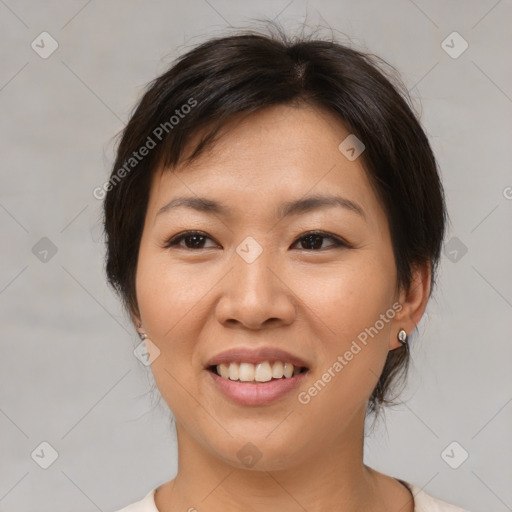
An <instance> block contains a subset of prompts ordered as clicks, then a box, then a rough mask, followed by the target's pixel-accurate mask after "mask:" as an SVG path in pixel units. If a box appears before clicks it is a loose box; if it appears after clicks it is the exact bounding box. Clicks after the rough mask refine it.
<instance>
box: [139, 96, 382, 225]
mask: <svg viewBox="0 0 512 512" xmlns="http://www.w3.org/2000/svg"><path fill="white" fill-rule="evenodd" d="M201 135H202V134H200V133H198V134H196V136H195V137H194V138H193V139H192V140H191V142H190V146H192V147H195V146H194V145H195V144H196V143H197V142H198V140H199V138H200V137H201ZM348 135H350V132H349V131H348V130H347V128H346V127H345V126H344V125H343V124H342V122H341V121H340V120H339V119H338V118H337V117H336V116H334V115H333V114H332V113H330V112H328V111H326V110H324V109H319V108H316V107H311V106H309V105H301V106H288V105H279V106H275V107H270V108H267V109H264V110H261V111H258V112H256V113H252V114H250V115H240V116H237V117H235V118H233V119H232V120H230V121H229V122H228V123H227V124H226V125H225V126H223V128H222V129H221V131H220V132H219V136H218V139H217V141H216V142H215V144H214V145H213V146H212V147H211V148H209V149H208V150H206V151H205V152H204V153H202V154H201V155H200V156H199V157H198V158H197V159H196V160H194V161H193V162H191V163H190V164H180V165H178V166H177V167H176V168H175V169H173V170H172V172H169V170H167V169H159V170H158V171H157V172H155V175H154V177H153V182H152V187H151V195H150V205H149V209H150V210H151V214H152V215H156V213H157V211H158V209H159V208H161V207H162V206H163V205H164V204H165V203H164V202H168V201H169V200H171V199H172V198H173V197H178V196H183V195H184V192H185V193H187V195H194V194H196V195H198V196H203V197H204V196H211V197H212V198H215V199H219V200H221V201H223V202H225V203H226V204H231V203H232V204H235V207H236V204H238V206H242V207H243V209H245V210H249V209H250V210H258V208H259V207H260V208H264V207H265V205H267V206H270V205H275V203H276V202H281V200H290V199H297V198H300V197H303V196H306V195H311V194H328V193H330V194H333V193H340V194H342V195H343V196H344V197H347V198H348V199H350V200H353V201H354V202H357V203H359V204H360V205H361V206H362V207H363V208H364V209H371V208H378V205H377V204H374V203H377V202H378V201H377V198H376V197H375V195H374V192H373V188H372V186H371V184H370V182H369V180H368V177H367V174H366V171H365V170H364V167H363V160H362V158H361V157H360V158H357V159H356V160H354V161H350V160H348V159H347V158H346V157H345V156H344V155H343V154H342V153H341V152H340V150H339V149H338V146H339V145H340V143H341V142H342V141H343V140H344V139H345V138H346V137H347V136H348ZM148 214H150V212H149V211H148Z"/></svg>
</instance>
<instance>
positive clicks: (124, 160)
mask: <svg viewBox="0 0 512 512" xmlns="http://www.w3.org/2000/svg"><path fill="white" fill-rule="evenodd" d="M385 67H386V64H385V63H384V61H382V60H381V59H379V58H377V57H375V56H373V55H370V54H367V53H364V52H361V51H358V50H356V49H353V48H351V47H349V46H347V45H344V44H341V43H339V42H337V41H335V40H334V39H332V40H331V39H329V40H328V39H326V38H322V39H317V38H313V37H311V36H309V37H308V36H300V37H296V38H288V37H287V36H286V34H285V33H284V32H283V31H282V30H280V29H278V30H277V31H276V32H275V33H269V34H265V33H258V32H254V31H244V32H243V33H236V34H235V35H228V36H222V37H217V38H213V39H210V40H208V41H206V42H204V43H202V44H199V45H198V46H196V47H194V48H193V49H191V50H190V51H188V52H187V53H185V54H184V55H182V56H181V57H179V58H178V59H177V60H176V61H175V63H174V64H173V65H172V67H170V69H168V70H167V71H166V72H165V73H163V74H162V75H161V76H159V77H157V78H156V79H155V80H153V81H152V82H151V83H150V84H149V85H148V87H147V89H146V91H145V93H144V95H143V96H142V99H141V100H140V102H139V103H138V105H137V107H136V109H135V110H134V112H133V114H132V116H131V118H130V120H129V122H128V124H127V125H126V127H125V128H124V130H123V131H122V133H121V138H120V142H119V144H118V147H117V154H116V160H115V163H114V165H113V168H112V172H111V175H110V179H109V181H108V182H107V183H106V184H105V186H104V189H103V190H104V197H105V200H104V227H105V236H106V249H107V253H106V273H107V277H108V280H109V283H110V284H111V285H112V286H113V287H114V289H115V290H116V291H117V292H118V294H119V295H120V297H121V298H122V300H123V304H124V306H125V308H126V309H127V311H128V312H129V313H130V314H131V315H132V316H133V315H136V314H137V313H138V309H137V296H136V289H135V276H136V270H137V259H138V251H139V245H140V240H141V236H142V231H143V226H144V220H145V215H146V210H147V205H148V199H149V190H150V183H151V179H152V176H153V174H154V172H155V170H156V169H157V168H161V167H162V166H163V167H164V168H165V169H173V168H174V167H175V166H176V165H177V164H187V163H190V162H192V161H193V160H194V159H196V158H197V157H198V156H199V155H201V154H202V153H203V152H204V151H205V149H207V148H208V147H211V146H212V145H213V144H214V143H215V140H216V139H215V137H216V135H217V134H218V132H219V130H220V129H221V128H222V127H223V126H224V125H225V124H226V123H227V122H228V121H229V120H231V119H232V118H233V117H234V116H235V115H238V114H242V115H248V114H250V113H252V112H256V111H258V110H261V109H264V108H266V107H270V106H274V105H284V104H301V103H302V104H304V103H305V104H308V105H310V106H312V107H318V108H322V109H326V110H328V111H329V112H331V113H332V114H334V115H335V116H337V117H338V118H339V120H340V122H341V123H343V125H344V126H345V127H346V128H347V129H348V130H349V131H350V132H351V133H353V134H355V135H356V136H357V137H358V138H359V139H360V140H361V141H363V143H364V144H365V151H364V153H363V154H362V155H361V157H360V158H361V159H362V163H363V166H364V168H365V171H366V172H367V174H368V176H369V179H370V182H371V183H372V185H373V187H374V189H375V191H376V194H377V196H378V198H379V200H380V201H381V203H382V205H383V206H384V209H385V211H386V214H387V219H388V222H389V228H390V233H391V241H392V245H393V252H394V256H395V262H396V268H397V288H401V287H403V288H405V289H408V288H409V287H410V286H411V280H412V271H413V269H414V268H415V267H416V266H422V265H429V266H430V268H431V287H432V286H433V284H434V281H435V275H436V268H437V264H438V262H439V257H440V252H441V246H442V241H443V236H444V229H445V222H446V208H445V201H444V194H443V189H442V185H441V182H440V178H439V174H438V170H437V164H436V160H435V157H434V155H433V152H432V149H431V147H430V144H429V142H428V139H427V136H426V135H425V133H424V131H423V129H422V127H421V125H420V123H419V121H418V119H417V117H416V115H415V114H414V112H413V110H412V108H411V107H410V101H409V98H408V95H407V92H406V89H405V87H404V86H403V85H402V84H401V82H400V81H399V79H398V78H396V76H395V75H394V73H393V77H391V72H390V70H392V68H391V67H390V66H388V67H387V68H386V69H385ZM197 135H200V137H199V139H198V140H197V141H196V139H195V138H194V141H195V142H194V147H190V144H191V140H192V138H193V137H195V136H197ZM340 142H341V141H340ZM143 148H145V149H144V150H143ZM185 149H187V151H186V152H185ZM185 153H186V154H185ZM409 354H410V353H409V344H408V343H407V344H406V345H405V346H403V347H400V348H397V349H395V350H392V351H390V352H389V354H388V357H387V360H386V363H385V366H384V369H383V371H382V374H381V376H380V379H379V381H378V383H377V385H376V387H375V389H374V391H373V393H372V395H371V397H370V401H369V404H368V411H369V412H375V411H378V409H379V406H380V405H381V404H387V403H392V400H390V399H389V396H388V395H389V394H390V390H391V388H392V387H393V386H394V385H395V384H396V381H397V380H399V379H398V377H399V375H401V376H402V377H405V376H406V374H407V368H408V364H409V357H410V356H409Z"/></svg>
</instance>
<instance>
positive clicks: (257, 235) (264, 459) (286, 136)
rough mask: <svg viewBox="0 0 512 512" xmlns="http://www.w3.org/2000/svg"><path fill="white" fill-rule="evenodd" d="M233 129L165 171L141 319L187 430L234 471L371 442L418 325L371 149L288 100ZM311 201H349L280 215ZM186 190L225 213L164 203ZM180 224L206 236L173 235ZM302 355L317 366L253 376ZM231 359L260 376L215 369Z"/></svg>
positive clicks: (153, 206)
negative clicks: (384, 390) (356, 149)
mask: <svg viewBox="0 0 512 512" xmlns="http://www.w3.org/2000/svg"><path fill="white" fill-rule="evenodd" d="M228 127H229V128H230V129H229V130H226V131H225V133H224V134H223V137H222V138H221V139H220V141H219V142H218V143H217V144H216V145H215V146H214V148H213V150H212V151H211V152H207V153H204V154H203V155H202V156H201V158H200V159H199V160H197V161H196V162H195V163H193V164H192V165H191V166H190V165H189V166H186V167H179V168H178V169H176V170H175V171H174V172H171V171H164V172H160V171H159V172H157V173H156V174H155V176H154V179H153V182H152V186H151V191H150V198H149V205H148V210H147V215H146V219H145V225H144V231H143V235H142V240H141V245H140V252H139V260H138V267H137V280H136V289H137V300H138V306H139V311H140V317H139V319H140V321H141V322H142V326H143V330H144V332H146V333H147V335H148V338H149V339H150V340H151V341H152V343H154V345H156V346H157V347H158V349H159V351H160V354H159V356H158V357H157V358H156V359H155V360H154V362H153V363H152V365H151V368H152V371H153V373H154V376H155V381H156V383H157V385H158V388H159V389H160V392H161V394H162V396H163V398H164V399H165V401H166V402H167V404H168V406H169V408H170V409H171V410H172V412H173V414H174V417H175V419H176V425H177V429H178V439H179V440H180V441H183V442H185V440H187V442H188V443H189V445H190V446H192V445H194V446H196V447H199V449H200V450H204V451H205V452H208V454H209V455H213V456H215V457H217V458H218V459H221V460H223V461H224V462H227V463H229V464H231V465H233V466H237V467H240V468H243V467H252V465H254V464H255V463H256V464H257V465H256V466H255V467H257V468H258V469H265V470H271V469H280V468H285V467H291V466H292V465H293V464H297V463H299V462H301V461H304V460H306V459H307V458H308V457H317V456H319V455H320V454H322V453H326V454H327V453H328V452H329V451H330V450H331V449H332V447H333V446H334V445H335V444H336V445H338V446H340V443H341V444H343V443H344V442H347V443H349V442H350V443H352V444H351V445H350V446H352V445H353V441H354V439H356V438H357V439H360V438H361V435H362V427H363V422H364V416H365V410H366V406H367V400H368V398H369V396H370V395H371V392H372V390H373V389H374V387H375V385H376V383H377V381H378V376H379V375H380V374H381V371H382V368H383V365H384V362H385V359H386V356H387V354H388V351H389V350H390V349H393V348H396V347H397V346H398V342H397V340H396V335H397V332H398V330H399V329H400V328H402V327H403V328H405V329H406V331H408V332H409V331H410V330H411V329H412V327H413V326H414V325H413V324H412V323H411V320H410V319H409V318H405V316H404V312H405V309H403V308H402V309H401V306H400V304H399V301H400V300H401V297H400V296H399V295H397V293H396V277H397V276H396V268H395V261H394V256H393V250H392V246H391V239H390V233H389V228H388V224H387V220H386V215H385V212H384V210H383V208H382V206H381V205H380V203H379V201H378V199H377V197H376V195H375V193H374V191H373V189H372V187H371V185H370V183H369V181H368V178H367V176H366V174H365V172H364V170H363V167H362V162H361V158H357V159H355V160H353V161H350V160H349V159H347V158H346V156H344V154H343V153H342V152H341V151H340V150H339V149H338V146H339V145H340V143H341V142H342V141H343V140H344V139H345V138H346V137H347V136H348V135H349V132H347V131H346V130H345V129H344V127H343V126H342V125H341V123H340V122H339V121H338V120H337V119H335V118H334V117H332V116H331V114H329V113H327V112H324V111H321V110H318V109H313V108H305V107H300V108H299V107H290V106H277V107H272V108H269V109H267V110H264V111H260V112H257V113H256V114H251V115H250V116H248V117H246V118H245V119H243V120H242V121H241V122H237V123H234V122H232V123H230V125H229V126H228ZM350 153H351V152H349V153H348V154H349V155H350ZM312 196H325V197H329V198H333V197H338V198H341V199H340V200H339V201H338V202H337V203H331V204H329V205H325V204H324V205H323V206H319V205H318V204H317V205H315V204H314V203H309V204H308V203H303V204H302V207H300V206H299V207H297V208H294V209H292V210H291V211H288V213H287V214H286V215H282V214H283V213H285V212H286V209H285V208H284V206H285V205H286V204H287V203H292V202H294V201H299V200H300V201H304V200H306V199H307V198H309V197H312ZM179 197H188V198H191V199H193V200H196V199H197V198H204V199H207V200H208V201H211V202H215V203H216V204H218V208H217V209H213V208H206V207H204V208H203V211H201V209H197V208H192V207H190V206H186V205H184V204H183V203H182V205H181V206H174V207H171V206H169V203H170V202H171V201H173V200H175V199H176V198H179ZM166 205H167V207H166ZM203 206H205V203H203ZM184 231H200V232H201V233H200V234H199V235H197V234H196V236H195V237H194V235H192V236H189V237H188V238H185V239H181V240H177V241H176V243H175V244H174V245H171V244H169V241H170V240H172V239H173V238H175V237H176V235H178V234H180V233H182V232H184ZM311 231H321V232H326V233H324V234H323V236H320V234H318V233H317V234H314V235H311V233H310V235H311V236H309V237H308V236H307V234H308V233H309V232H311ZM331 237H332V238H331ZM337 239H339V241H340V242H339V244H338V243H337V242H336V240H337ZM400 309H401V311H399V310H400ZM139 319H137V320H139ZM402 320H403V321H402ZM232 350H234V352H231V354H227V355H226V356H225V357H224V358H223V357H222V354H223V353H224V352H226V351H232ZM277 350H280V351H285V352H286V353H287V354H283V353H276V352H275V351H277ZM150 352H151V350H150ZM219 355H220V357H217V356H219ZM294 360H295V362H296V367H298V366H305V367H306V368H307V371H306V372H303V373H300V374H299V375H296V376H295V377H292V378H290V379H288V378H286V377H284V376H283V377H281V378H276V377H273V378H272V380H271V381H267V382H251V380H252V379H253V376H252V368H254V370H255V372H256V373H257V374H258V376H259V377H258V378H260V380H261V379H263V380H265V379H268V378H270V377H269V375H270V374H269V371H270V372H272V371H274V370H275V371H276V374H275V375H279V371H280V366H279V363H277V364H275V362H276V361H281V362H282V363H290V362H293V361H294ZM220 361H224V363H225V364H226V365H227V366H226V367H225V370H226V371H227V372H229V371H231V372H232V373H231V377H232V378H233V379H235V378H236V373H237V370H238V371H239V378H241V374H243V378H244V379H246V378H247V379H249V381H247V382H240V381H237V380H231V379H230V378H224V377H221V376H218V375H217V374H214V372H212V371H211V368H209V367H210V365H211V363H212V362H220ZM265 361H268V362H269V365H268V366H267V365H266V364H264V363H265ZM231 362H233V363H244V362H245V363H253V365H250V364H249V365H248V364H242V365H240V366H239V365H237V364H234V365H232V367H231V369H230V368H229V366H230V363H231ZM256 363H262V364H261V365H260V366H259V367H258V364H256ZM271 363H274V364H271ZM288 368H291V367H288ZM283 370H285V368H284V367H283ZM315 383H316V384H315ZM248 443H251V444H248ZM361 443H362V440H361ZM348 446H349V445H348V444H347V447H348ZM347 449H348V448H347Z"/></svg>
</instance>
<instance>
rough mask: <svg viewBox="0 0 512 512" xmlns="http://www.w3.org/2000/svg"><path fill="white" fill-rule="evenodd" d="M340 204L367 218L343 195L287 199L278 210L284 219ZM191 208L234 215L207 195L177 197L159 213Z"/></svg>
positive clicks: (339, 205)
mask: <svg viewBox="0 0 512 512" xmlns="http://www.w3.org/2000/svg"><path fill="white" fill-rule="evenodd" d="M333 206H338V207H341V208H344V209H346V210H349V211H352V212H354V213H357V214H358V215H360V216H361V217H362V218H363V219H366V216H365V214H364V211H363V209H362V208H361V207H360V206H359V205H358V204H357V203H354V202H353V201H350V200H349V199H346V198H344V197H341V196H326V195H313V196H308V197H304V198H301V199H297V200H295V201H287V202H285V203H282V204H281V205H280V206H279V208H278V210H277V217H278V219H283V218H285V217H289V216H292V215H300V214H303V213H307V212H310V211H313V210H319V209H322V208H329V207H333ZM180 207H185V208H190V209H192V210H196V211H199V212H204V213H212V214H215V215H219V216H223V217H232V216H233V211H232V210H231V208H229V207H227V206H226V205H223V204H221V203H219V202H217V201H214V200H212V199H208V198H206V197H193V196H182V197H176V198H175V199H173V200H172V201H170V202H169V203H167V204H166V205H164V206H162V207H161V208H160V209H159V210H158V212H157V215H161V214H163V213H166V212H168V211H170V210H172V209H175V208H180Z"/></svg>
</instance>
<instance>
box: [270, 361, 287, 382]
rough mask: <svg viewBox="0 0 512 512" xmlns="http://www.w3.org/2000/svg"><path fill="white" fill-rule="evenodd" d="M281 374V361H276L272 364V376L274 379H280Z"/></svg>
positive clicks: (282, 372) (282, 373)
mask: <svg viewBox="0 0 512 512" xmlns="http://www.w3.org/2000/svg"><path fill="white" fill-rule="evenodd" d="M283 375H284V371H283V363H282V362H281V361H276V362H275V363H274V365H273V366H272V377H274V379H282V378H283Z"/></svg>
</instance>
